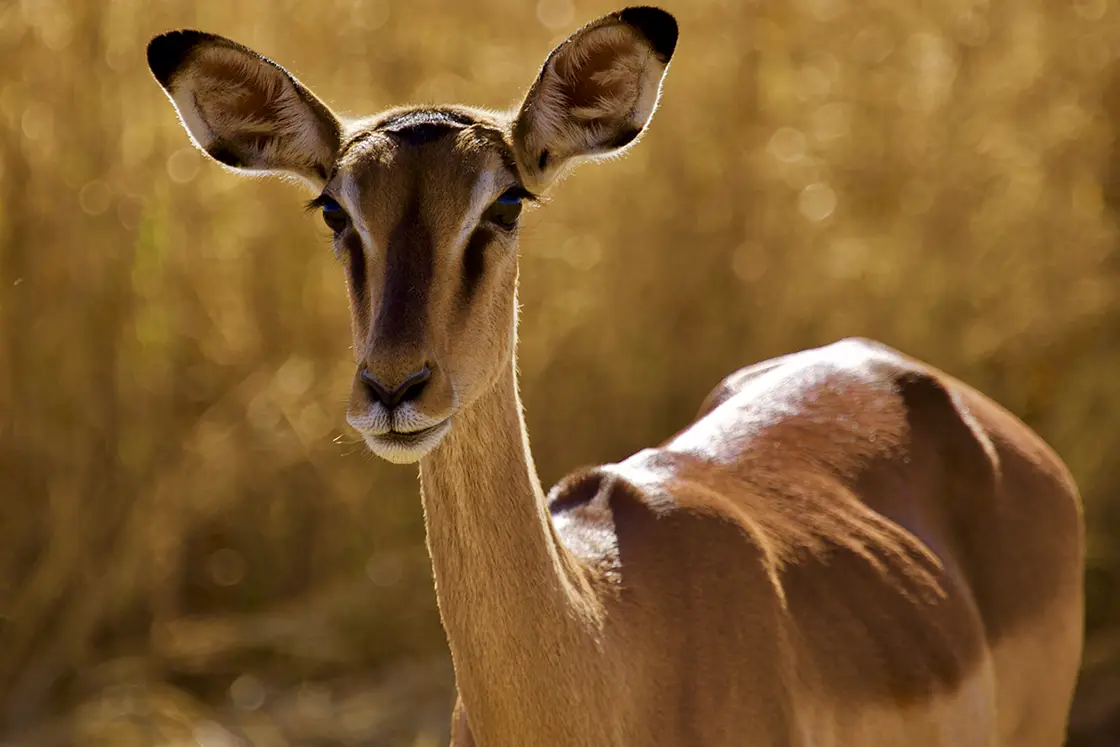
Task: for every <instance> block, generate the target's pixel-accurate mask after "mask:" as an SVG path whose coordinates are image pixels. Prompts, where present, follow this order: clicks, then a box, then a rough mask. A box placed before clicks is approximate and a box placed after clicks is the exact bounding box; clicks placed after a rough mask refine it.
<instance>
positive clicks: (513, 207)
mask: <svg viewBox="0 0 1120 747" xmlns="http://www.w3.org/2000/svg"><path fill="white" fill-rule="evenodd" d="M523 199H525V190H523V189H521V188H520V187H514V188H513V189H507V190H506V191H505V192H503V193H502V196H501V197H499V198H498V199H497V200H496V201H495V202H494V204H493V205H491V206H490V207H489V208H488V209H487V210H486V214H485V215H484V216H483V217H484V218H486V219H487V220H489V221H492V222H494V223H497V224H498V225H499V226H501V227H502V228H505V229H507V230H508V229H511V228H515V227H516V226H517V219H518V218H519V217H520V216H521V201H522V200H523Z"/></svg>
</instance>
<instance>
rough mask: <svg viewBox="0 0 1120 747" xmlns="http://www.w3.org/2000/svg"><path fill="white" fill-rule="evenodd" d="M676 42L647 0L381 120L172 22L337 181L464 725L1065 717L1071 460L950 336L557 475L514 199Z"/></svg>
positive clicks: (169, 63)
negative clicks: (538, 450)
mask: <svg viewBox="0 0 1120 747" xmlns="http://www.w3.org/2000/svg"><path fill="white" fill-rule="evenodd" d="M676 41H677V24H676V22H675V21H674V19H673V18H672V16H670V15H669V14H668V13H666V12H664V11H661V10H657V9H655V8H628V9H626V10H622V11H619V12H617V13H612V14H611V15H608V16H605V17H603V18H601V19H599V20H597V21H595V22H593V23H591V24H589V25H588V26H585V27H584V28H582V29H580V30H579V31H577V32H576V33H575V34H574V35H573V36H572V37H571V38H569V39H568V40H567V41H566V42H564V43H563V44H561V45H560V46H559V47H557V48H556V49H555V50H554V51H553V52H552V54H551V55H550V56H549V57H548V59H547V60H546V62H545V64H544V67H543V69H542V70H541V72H540V74H539V75H538V76H537V78H536V81H535V82H534V83H533V85H532V86H531V87H530V89H529V92H528V95H527V96H526V98H525V100H524V102H523V103H522V104H521V106H520V107H519V108H518V109H517V110H516V111H515V112H512V113H511V114H509V115H506V114H498V113H493V112H487V111H481V110H477V109H470V108H466V107H461V106H447V107H438V108H404V109H393V110H390V111H388V112H386V113H383V114H380V115H378V116H375V117H372V118H369V119H362V120H357V121H343V120H340V119H339V118H338V117H336V116H335V115H334V114H332V113H331V111H330V109H328V108H327V107H326V106H325V105H324V104H323V103H322V102H321V101H320V100H319V99H317V98H316V97H315V96H314V95H312V94H311V92H310V91H308V90H307V89H306V88H305V87H304V86H303V85H302V84H300V83H299V82H298V81H297V80H296V79H295V78H293V77H292V76H291V75H290V74H288V73H287V72H286V71H284V70H283V69H282V68H281V67H279V66H278V65H276V64H275V63H273V62H271V61H270V60H268V59H266V58H264V57H261V56H259V55H257V54H256V53H254V52H252V51H250V50H248V49H246V48H245V47H242V46H240V45H239V44H236V43H234V42H232V41H229V40H227V39H224V38H222V37H219V36H213V35H210V34H203V33H200V32H197V31H176V32H171V33H168V34H165V35H163V36H160V37H157V38H156V39H154V40H153V41H152V43H151V44H150V46H149V47H148V61H149V64H150V66H151V69H152V72H153V73H154V74H155V77H156V78H157V79H158V80H159V82H160V84H162V86H163V87H164V88H165V89H166V91H167V93H168V95H169V97H170V98H171V100H172V102H173V103H174V105H175V107H176V108H177V109H178V111H179V115H180V116H181V118H182V121H183V124H184V126H185V127H186V129H187V130H188V131H189V132H190V134H191V136H192V138H193V139H194V141H195V142H196V143H197V144H198V146H199V147H200V148H201V149H202V150H204V151H205V152H206V153H208V154H209V155H210V156H212V157H213V158H215V159H217V160H218V161H220V162H222V163H224V164H226V165H228V166H232V167H234V168H238V169H248V170H265V171H277V172H287V173H290V174H295V175H297V176H299V177H301V178H302V179H303V180H305V181H306V182H308V183H309V184H311V185H312V186H313V187H314V188H315V189H316V190H317V192H318V197H316V198H315V200H314V204H315V205H317V206H319V207H320V208H321V209H322V213H323V218H324V220H325V221H326V223H327V225H328V226H330V227H331V229H333V231H334V234H335V247H336V250H337V252H338V253H339V255H340V256H341V257H342V258H343V260H344V262H345V263H346V265H347V274H348V285H349V293H350V303H351V309H352V316H353V333H354V350H355V352H356V356H357V370H356V372H355V374H354V382H353V389H352V392H351V399H350V407H349V413H348V419H349V422H350V423H351V424H352V425H353V426H354V428H356V429H357V430H358V431H359V432H360V433H361V434H362V436H363V437H364V438H365V440H366V442H367V443H368V444H369V447H370V448H371V449H372V450H373V451H374V452H375V453H376V454H378V455H380V456H382V457H384V458H385V459H388V460H390V461H393V462H419V463H420V481H421V486H422V495H423V503H424V509H425V518H426V522H427V532H428V543H429V547H430V549H431V556H432V564H433V566H434V569H435V579H436V588H437V594H438V599H439V606H440V614H441V617H442V620H443V624H444V627H445V628H446V631H447V636H448V640H449V642H450V646H451V653H452V657H453V659H454V664H455V673H456V679H457V685H458V692H459V702H458V705H457V706H456V711H455V714H454V717H453V718H454V724H453V737H452V742H453V744H455V745H480V746H481V747H495V746H496V745H510V746H515V745H516V746H517V747H526V746H531V747H547V746H554V745H562V746H566V745H581V746H584V747H604V746H607V745H611V746H623V745H626V746H632V747H638V746H641V747H648V746H653V745H664V746H666V747H668V746H670V745H671V746H672V747H680V746H682V745H696V746H699V745H704V746H705V747H710V746H714V745H726V746H728V747H730V746H732V745H734V746H735V747H740V746H742V745H752V746H753V745H758V746H759V747H770V746H774V745H813V746H814V747H820V746H822V745H823V746H833V745H835V746H839V745H844V746H846V747H852V746H857V745H858V746H868V747H870V746H876V747H878V746H882V747H899V746H901V745H908V746H910V747H921V746H926V745H945V746H947V747H948V746H951V747H980V746H981V745H983V746H986V747H990V746H995V745H1007V746H1010V745H1018V746H1022V747H1058V745H1060V744H1061V743H1062V740H1063V733H1064V729H1065V722H1066V717H1067V711H1068V709H1069V704H1070V698H1071V693H1072V690H1073V684H1074V678H1075V675H1076V672H1077V668H1078V662H1079V658H1080V652H1081V636H1082V633H1081V623H1082V585H1081V567H1082V520H1081V510H1080V505H1079V499H1078V495H1077V489H1076V487H1075V485H1074V483H1073V481H1072V479H1071V478H1070V476H1069V474H1068V472H1067V471H1066V468H1065V467H1064V465H1063V464H1062V462H1061V461H1060V460H1059V459H1058V457H1057V456H1055V455H1054V453H1053V452H1052V451H1051V450H1050V449H1049V448H1048V447H1047V446H1046V445H1045V444H1044V443H1043V442H1042V440H1041V439H1040V438H1039V437H1038V436H1036V435H1035V434H1034V433H1033V432H1031V431H1030V430H1029V429H1028V428H1027V427H1026V426H1025V425H1023V423H1021V422H1020V421H1019V420H1017V419H1015V417H1013V416H1012V415H1010V414H1009V413H1008V412H1007V411H1005V410H1003V409H1002V408H1001V407H999V406H998V405H996V404H995V403H993V402H992V401H991V400H989V399H987V398H986V397H984V396H983V395H981V394H979V393H978V392H976V391H975V390H973V389H971V388H969V387H967V386H966V385H964V384H962V383H960V382H958V381H956V380H955V379H952V378H950V377H948V376H946V375H945V374H943V373H940V372H939V371H936V370H935V369H933V368H930V367H928V366H925V365H923V364H921V363H919V362H917V361H915V360H912V359H910V358H907V357H905V356H903V355H902V354H900V353H897V352H895V351H893V350H891V349H889V348H887V347H884V346H882V345H878V344H876V343H873V342H868V341H863V340H846V341H843V342H839V343H836V344H833V345H830V346H828V347H825V348H821V349H817V350H809V351H806V352H802V353H798V354H795V355H789V356H786V357H783V358H779V359H776V360H772V361H767V362H765V363H761V364H758V365H756V366H752V367H750V368H747V369H744V370H742V371H739V372H737V373H735V374H733V375H732V376H731V377H730V378H728V379H727V380H726V381H724V382H723V383H722V384H721V385H720V386H719V387H718V388H717V389H716V391H715V392H714V393H713V394H712V395H711V396H710V397H709V399H708V402H707V403H706V404H705V405H704V407H703V409H702V410H701V413H700V416H699V417H698V418H697V420H695V421H694V422H693V423H692V424H691V425H689V426H688V427H687V428H686V429H684V430H683V431H681V432H680V433H678V434H677V435H676V436H674V437H673V438H672V439H670V440H669V441H668V442H667V443H665V444H664V445H662V446H661V447H658V448H653V449H646V450H643V451H641V452H639V453H637V454H635V455H634V456H632V457H630V458H629V459H627V460H625V461H623V462H621V463H619V464H609V465H604V466H600V467H595V468H593V469H589V470H585V471H582V472H579V473H577V474H575V475H572V476H569V477H568V478H566V479H565V480H563V481H562V482H561V483H560V484H559V485H558V486H557V487H555V488H554V489H553V490H552V492H551V494H550V496H549V501H548V502H547V503H546V500H545V495H544V493H543V491H542V489H541V485H540V482H539V480H538V479H537V474H536V470H535V469H534V467H533V460H532V456H531V455H530V453H529V443H528V439H527V438H526V435H525V425H524V422H523V420H522V416H521V405H520V401H519V399H518V394H517V378H516V365H515V362H514V348H515V339H516V326H517V324H516V323H517V314H516V309H517V298H516V295H517V294H516V288H517V252H516V246H515V245H516V240H517V224H518V215H519V213H520V210H521V205H522V204H523V203H524V202H526V201H532V200H533V199H534V197H535V196H537V195H539V194H541V193H542V192H543V191H544V190H546V189H547V188H548V187H549V185H550V184H552V183H553V182H554V181H555V180H556V178H557V176H558V175H559V174H560V173H561V172H563V171H564V170H565V169H567V168H568V167H570V166H571V165H572V164H573V163H575V162H577V161H579V160H581V159H585V158H594V157H597V156H601V155H606V154H611V153H616V152H618V151H619V150H620V149H622V148H625V147H626V146H628V145H630V144H631V143H632V142H633V141H634V140H635V139H636V138H637V136H638V135H639V134H640V133H641V132H642V130H643V129H644V128H645V126H646V124H647V123H648V121H649V119H650V116H651V115H652V114H653V111H654V108H655V106H656V104H657V100H658V95H659V93H660V87H661V80H662V77H663V76H664V74H665V71H666V69H667V67H668V64H669V58H670V57H671V56H672V54H673V50H674V48H675V46H676Z"/></svg>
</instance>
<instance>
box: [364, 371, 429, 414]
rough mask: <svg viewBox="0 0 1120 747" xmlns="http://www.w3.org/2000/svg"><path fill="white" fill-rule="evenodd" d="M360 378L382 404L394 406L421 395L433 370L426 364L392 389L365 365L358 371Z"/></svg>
mask: <svg viewBox="0 0 1120 747" xmlns="http://www.w3.org/2000/svg"><path fill="white" fill-rule="evenodd" d="M358 378H359V379H361V381H362V383H363V384H365V387H366V390H367V391H368V392H369V393H370V394H371V395H373V397H374V398H375V399H377V400H378V401H379V402H380V403H381V404H383V405H385V406H386V407H389V408H393V407H396V406H397V405H399V404H400V403H401V402H408V401H409V400H414V399H416V398H417V397H419V396H420V394H421V393H422V392H423V391H424V387H426V386H427V385H428V380H429V379H431V378H432V370H431V369H430V368H428V367H427V366H424V367H423V368H421V369H420V370H419V371H417V372H416V373H414V374H412V375H411V376H409V377H408V378H406V379H405V380H404V381H402V382H401V383H400V386H398V387H396V388H395V389H390V388H388V387H387V386H384V385H383V384H382V383H381V382H380V381H378V380H377V379H375V378H373V374H371V373H370V372H369V369H368V368H366V367H365V366H362V368H361V369H360V370H359V371H358Z"/></svg>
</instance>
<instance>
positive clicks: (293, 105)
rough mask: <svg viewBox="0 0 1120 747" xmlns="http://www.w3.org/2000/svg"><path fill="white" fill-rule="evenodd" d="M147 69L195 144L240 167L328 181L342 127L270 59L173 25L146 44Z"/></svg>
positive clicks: (317, 182) (319, 183) (316, 181)
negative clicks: (180, 29) (172, 28)
mask: <svg viewBox="0 0 1120 747" xmlns="http://www.w3.org/2000/svg"><path fill="white" fill-rule="evenodd" d="M148 67H149V68H151V71H152V74H153V75H154V76H155V78H156V80H157V81H159V84H160V85H161V86H163V89H164V91H166V92H167V95H168V97H169V98H170V99H171V103H172V104H173V105H174V106H175V109H176V110H177V111H178V112H179V118H180V119H181V120H182V122H183V127H184V128H186V130H187V132H188V133H189V134H190V136H191V139H193V140H194V142H195V144H196V145H198V147H199V148H200V149H201V150H203V151H204V152H205V153H207V154H208V155H209V156H211V157H212V158H214V159H215V160H217V161H220V162H222V163H224V164H225V165H227V166H232V167H234V168H237V169H248V170H253V171H282V172H288V173H291V174H295V175H296V176H299V177H302V178H303V179H305V180H307V181H308V182H310V183H311V184H312V185H313V186H316V187H322V186H323V184H324V183H325V182H326V180H327V176H328V174H329V173H330V170H331V167H332V166H333V164H334V160H335V156H336V155H337V153H338V148H339V143H340V142H341V131H342V128H341V126H340V125H339V122H338V118H337V117H335V116H334V114H332V113H331V111H330V109H328V108H327V106H326V105H325V104H323V102H321V101H319V99H317V98H316V97H315V95H314V94H312V93H311V92H310V91H309V90H307V88H305V87H304V86H303V85H302V84H301V83H300V82H299V81H298V80H296V79H295V77H294V76H292V74H291V73H289V72H288V71H287V70H285V69H284V68H282V67H280V66H279V65H277V64H276V63H275V62H273V61H272V60H270V59H268V58H266V57H263V56H261V55H259V54H257V53H256V52H254V51H252V50H250V49H248V48H246V47H243V46H241V45H240V44H238V43H237V42H234V41H230V40H229V39H226V38H224V37H221V36H216V35H214V34H206V33H203V32H201V31H193V30H183V31H171V32H169V33H166V34H163V35H161V36H157V37H156V38H154V39H152V41H151V42H150V43H149V44H148Z"/></svg>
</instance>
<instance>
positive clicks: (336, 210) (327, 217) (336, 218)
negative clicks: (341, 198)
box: [320, 196, 350, 236]
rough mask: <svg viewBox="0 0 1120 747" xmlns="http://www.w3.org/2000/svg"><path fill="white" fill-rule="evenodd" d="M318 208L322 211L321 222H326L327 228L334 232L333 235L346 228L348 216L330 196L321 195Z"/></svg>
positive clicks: (348, 221)
mask: <svg viewBox="0 0 1120 747" xmlns="http://www.w3.org/2000/svg"><path fill="white" fill-rule="evenodd" d="M320 208H321V209H322V211H323V222H324V223H326V224H327V228H329V229H331V231H333V232H334V235H335V236H337V235H338V234H340V233H342V232H343V231H344V230H346V226H347V225H349V223H350V218H349V217H348V216H347V215H346V211H345V210H343V209H342V206H341V205H339V204H338V202H336V201H335V200H334V199H332V198H330V197H326V196H323V197H322V198H321V199H320Z"/></svg>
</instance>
